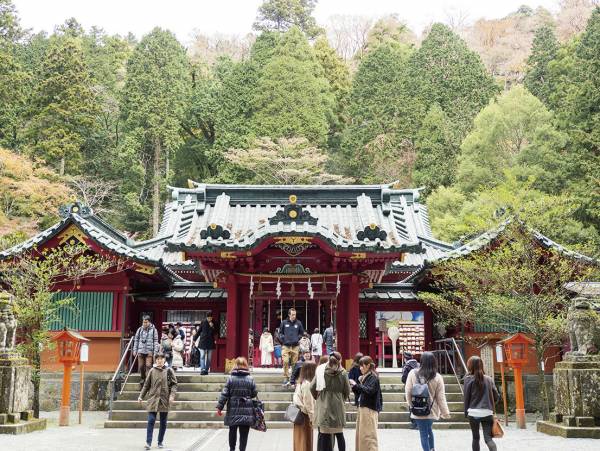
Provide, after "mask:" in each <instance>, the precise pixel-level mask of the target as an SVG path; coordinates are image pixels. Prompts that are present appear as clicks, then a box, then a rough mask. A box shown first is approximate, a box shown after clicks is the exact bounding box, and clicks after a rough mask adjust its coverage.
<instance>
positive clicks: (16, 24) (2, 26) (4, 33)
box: [0, 0, 24, 43]
mask: <svg viewBox="0 0 600 451" xmlns="http://www.w3.org/2000/svg"><path fill="white" fill-rule="evenodd" d="M23 35H24V31H23V29H22V28H21V24H20V20H19V16H18V15H17V9H16V8H15V5H14V3H13V2H12V1H11V0H0V41H5V42H6V41H8V42H12V43H15V42H17V41H18V40H19V39H21V38H22V37H23Z"/></svg>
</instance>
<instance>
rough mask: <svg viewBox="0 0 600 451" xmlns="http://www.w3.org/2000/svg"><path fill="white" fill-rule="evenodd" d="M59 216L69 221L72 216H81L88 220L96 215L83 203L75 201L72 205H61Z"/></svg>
mask: <svg viewBox="0 0 600 451" xmlns="http://www.w3.org/2000/svg"><path fill="white" fill-rule="evenodd" d="M58 214H59V215H60V217H61V218H63V219H67V218H68V217H70V216H72V215H74V214H75V215H79V216H81V217H82V218H87V217H88V216H92V215H93V214H94V212H93V210H92V209H91V208H90V207H88V206H87V205H85V204H84V203H82V202H79V201H75V202H73V203H71V204H65V205H61V206H60V207H59V208H58Z"/></svg>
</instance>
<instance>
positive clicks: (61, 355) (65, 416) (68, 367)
mask: <svg viewBox="0 0 600 451" xmlns="http://www.w3.org/2000/svg"><path fill="white" fill-rule="evenodd" d="M52 341H54V342H56V350H57V352H58V361H59V362H61V363H62V364H63V366H64V372H63V386H62V397H61V403H60V404H61V405H60V413H59V417H58V425H59V426H68V425H69V414H70V413H71V402H70V401H71V371H72V369H73V365H75V364H77V363H78V362H79V353H80V350H81V344H82V343H84V342H87V341H90V340H88V339H87V338H85V337H84V336H82V335H81V334H79V333H78V332H75V331H73V330H70V329H67V328H66V327H65V328H64V330H62V331H61V332H59V333H58V334H56V335H55V336H54V337H52Z"/></svg>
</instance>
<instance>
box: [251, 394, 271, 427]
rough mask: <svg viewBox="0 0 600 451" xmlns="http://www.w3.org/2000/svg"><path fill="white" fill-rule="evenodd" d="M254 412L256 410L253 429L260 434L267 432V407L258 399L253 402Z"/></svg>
mask: <svg viewBox="0 0 600 451" xmlns="http://www.w3.org/2000/svg"><path fill="white" fill-rule="evenodd" d="M252 410H254V424H252V426H251V428H252V429H255V430H257V431H260V432H267V423H266V422H265V407H264V404H263V402H262V401H261V400H260V399H258V398H256V399H253V400H252Z"/></svg>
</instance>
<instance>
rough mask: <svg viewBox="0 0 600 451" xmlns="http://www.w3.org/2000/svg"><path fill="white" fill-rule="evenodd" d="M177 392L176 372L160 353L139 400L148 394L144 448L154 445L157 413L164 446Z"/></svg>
mask: <svg viewBox="0 0 600 451" xmlns="http://www.w3.org/2000/svg"><path fill="white" fill-rule="evenodd" d="M175 393H177V378H176V377H175V373H174V372H173V370H172V369H171V368H169V367H167V366H165V356H164V354H162V353H158V354H157V355H156V363H155V364H154V366H153V367H152V369H151V370H150V371H149V372H148V375H147V377H146V380H145V381H144V387H143V388H142V392H141V393H140V396H139V397H138V402H139V403H140V404H141V403H142V401H143V399H144V398H145V397H146V396H148V399H147V404H146V410H147V411H148V424H147V426H146V446H145V447H144V449H150V447H151V446H152V435H153V433H154V423H155V422H156V416H157V415H159V417H160V428H159V430H158V447H159V448H162V447H163V439H164V437H165V432H166V430H167V415H168V414H169V408H170V406H171V404H172V403H173V402H174V401H175Z"/></svg>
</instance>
